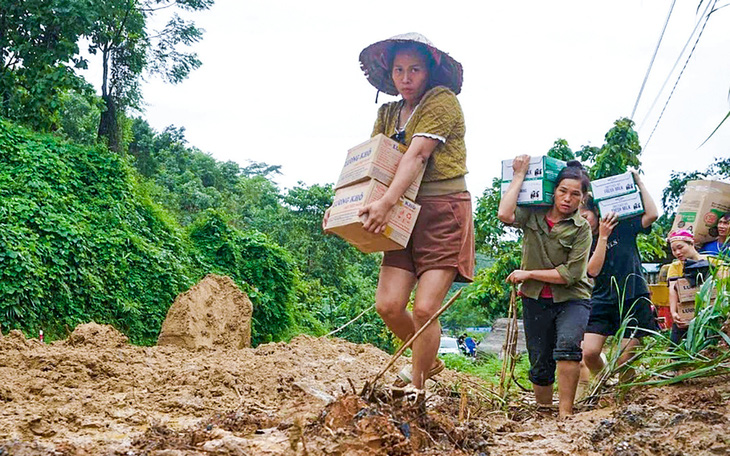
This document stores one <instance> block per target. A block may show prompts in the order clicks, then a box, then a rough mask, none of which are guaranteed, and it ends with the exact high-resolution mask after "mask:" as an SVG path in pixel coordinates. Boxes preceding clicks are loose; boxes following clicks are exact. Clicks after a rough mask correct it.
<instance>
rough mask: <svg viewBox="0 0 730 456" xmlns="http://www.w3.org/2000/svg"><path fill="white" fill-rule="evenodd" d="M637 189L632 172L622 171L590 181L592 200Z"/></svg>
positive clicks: (632, 191) (628, 192) (616, 195)
mask: <svg viewBox="0 0 730 456" xmlns="http://www.w3.org/2000/svg"><path fill="white" fill-rule="evenodd" d="M637 191H639V189H638V188H636V183H635V182H634V175H633V173H630V172H628V173H623V174H618V175H616V176H611V177H606V178H604V179H598V180H594V181H593V182H591V193H592V194H593V200H594V201H602V200H605V199H608V198H616V197H618V196H623V195H628V194H630V193H634V192H637Z"/></svg>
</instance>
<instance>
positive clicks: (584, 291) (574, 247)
mask: <svg viewBox="0 0 730 456" xmlns="http://www.w3.org/2000/svg"><path fill="white" fill-rule="evenodd" d="M549 210H550V208H549V207H536V208H527V207H518V208H517V209H516V210H515V221H514V223H512V226H513V227H515V228H520V229H521V230H522V232H523V235H524V237H523V240H522V265H521V268H522V269H523V270H526V271H531V270H540V269H557V270H558V273H559V274H560V276H561V277H562V278H563V279H565V281H566V284H564V285H562V284H555V283H545V282H541V281H539V280H526V281H524V282H523V283H522V285H521V286H520V291H521V293H522V294H523V295H524V296H527V297H528V298H532V299H537V298H538V297H539V296H540V291H541V290H542V288H543V286H545V285H549V286H550V288H551V289H552V292H553V301H554V302H564V301H568V300H573V299H590V297H591V291H592V289H593V284H592V283H591V281H590V279H588V274H587V269H588V258H589V256H590V249H591V240H592V238H591V227H590V225H589V224H588V222H587V221H586V220H585V219H584V218H583V217H581V216H580V214H579V213H578V211H576V212H575V213H574V214H573V215H572V216H570V217H568V218H566V219H564V220H561V221H559V222H558V223H556V224H555V226H553V228H552V230H550V229H549V227H548V224H547V221H546V220H545V216H546V215H547V213H548V211H549Z"/></svg>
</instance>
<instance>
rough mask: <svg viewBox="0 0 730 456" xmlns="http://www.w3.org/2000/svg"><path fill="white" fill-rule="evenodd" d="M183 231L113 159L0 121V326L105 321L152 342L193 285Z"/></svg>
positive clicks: (63, 328)
mask: <svg viewBox="0 0 730 456" xmlns="http://www.w3.org/2000/svg"><path fill="white" fill-rule="evenodd" d="M188 258H189V256H188V255H187V254H186V250H185V242H184V240H183V238H182V236H181V233H180V231H179V230H178V229H176V228H175V226H174V225H171V224H170V221H169V219H166V218H165V217H164V215H163V211H162V210H161V209H160V208H159V207H158V206H157V205H155V204H154V203H153V202H152V201H150V200H149V199H148V198H147V197H146V196H145V195H144V194H143V193H142V192H140V191H139V190H138V188H137V186H136V182H135V180H134V178H133V174H132V173H130V169H129V168H128V167H127V165H126V164H125V163H124V162H123V161H122V160H121V159H119V158H118V157H117V156H115V155H112V154H109V153H108V152H107V151H106V150H104V149H103V148H100V147H96V148H88V147H80V146H76V145H73V144H68V143H63V142H60V141H58V140H56V139H54V138H51V137H48V136H38V135H34V134H31V133H29V132H28V131H26V130H23V129H21V128H17V127H14V126H12V125H11V124H9V123H7V122H5V121H0V264H1V266H0V325H1V326H2V328H3V329H4V330H7V329H13V328H18V329H23V330H25V331H27V332H30V333H34V334H37V331H38V330H39V329H43V330H44V331H45V332H46V334H48V336H49V338H57V337H63V336H65V335H66V332H67V331H69V330H70V329H73V328H74V327H75V326H76V325H77V324H78V323H82V322H87V321H90V320H94V321H97V322H99V323H109V324H113V325H114V326H116V327H117V328H118V329H120V330H121V331H123V332H125V333H126V334H127V335H129V337H130V338H131V340H132V341H133V342H135V343H145V344H149V343H154V341H155V340H156V338H157V333H158V331H159V329H160V326H161V324H162V321H163V320H164V318H165V315H166V313H167V308H168V307H169V305H170V304H171V303H172V301H173V300H174V298H175V296H176V295H177V294H178V293H180V292H181V291H184V290H185V289H186V288H187V287H189V286H190V285H192V277H191V275H190V273H191V265H190V262H189V260H188Z"/></svg>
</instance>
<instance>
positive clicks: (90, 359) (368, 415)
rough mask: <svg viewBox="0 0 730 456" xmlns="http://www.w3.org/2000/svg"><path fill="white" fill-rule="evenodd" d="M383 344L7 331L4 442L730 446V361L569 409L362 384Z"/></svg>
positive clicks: (162, 453)
mask: <svg viewBox="0 0 730 456" xmlns="http://www.w3.org/2000/svg"><path fill="white" fill-rule="evenodd" d="M388 359H389V356H388V355H387V354H386V353H384V352H382V351H380V350H378V349H376V348H375V347H373V346H370V345H356V344H352V343H349V342H345V341H342V340H338V339H325V338H311V337H306V336H301V337H297V338H296V339H294V340H293V341H292V342H291V343H289V344H284V343H278V344H267V345H262V346H259V347H257V348H255V349H250V348H244V349H238V350H236V349H201V350H197V351H189V350H186V349H184V348H180V347H174V346H157V347H137V346H132V345H129V344H128V343H127V341H126V338H125V337H124V336H123V335H121V334H120V333H118V332H117V331H116V330H114V329H113V328H111V327H109V326H100V325H95V324H89V325H82V326H80V327H78V328H77V329H76V330H75V331H74V333H73V334H72V335H71V336H70V337H69V338H68V339H67V340H64V341H58V342H54V343H52V344H42V343H40V342H38V341H37V340H26V339H25V338H24V337H23V336H22V335H21V334H20V333H19V332H11V333H10V334H9V335H7V336H4V337H2V338H0V455H6V454H11V455H126V456H137V455H156V456H181V455H201V456H202V455H252V456H253V455H291V456H293V455H348V456H370V455H410V454H421V455H437V454H438V455H482V454H484V455H571V456H578V455H613V456H640V455H663V456H680V455H693V456H694V455H722V454H730V431H729V429H730V423H728V418H730V408H729V407H728V399H729V398H730V378H727V377H714V378H707V379H704V380H701V381H696V382H693V383H689V384H683V385H680V386H675V387H665V388H655V389H644V390H635V391H632V392H631V393H630V394H629V395H628V396H627V397H626V398H625V399H624V401H623V402H621V403H616V401H615V400H607V401H604V403H603V404H601V406H600V407H599V408H595V409H592V410H586V411H582V412H580V413H578V414H576V415H575V416H574V417H573V418H572V419H570V420H567V421H563V422H560V421H557V420H556V418H555V416H554V415H553V414H552V413H550V412H538V411H536V410H534V409H533V408H531V407H530V406H529V405H527V404H521V403H520V402H519V401H518V402H515V403H513V404H512V405H511V406H509V407H507V408H503V409H499V408H496V407H495V402H494V401H493V397H492V396H491V395H490V392H489V389H488V388H489V386H488V385H485V384H483V383H481V382H480V381H479V380H477V379H474V378H471V377H468V376H466V375H462V374H457V373H454V372H449V371H446V372H445V373H443V374H441V375H440V376H439V381H438V382H435V383H431V384H430V389H429V394H428V396H427V399H426V404H425V408H424V407H422V406H420V405H419V404H418V403H414V402H412V401H410V400H409V399H408V398H392V397H390V396H387V395H386V394H385V393H383V392H382V390H380V389H379V390H378V394H376V395H375V397H376V398H375V399H374V400H373V401H372V402H365V401H363V400H362V399H361V398H360V397H359V395H358V394H353V392H355V393H360V390H361V389H362V387H363V385H364V384H365V382H366V381H367V380H368V379H370V378H372V377H373V376H374V375H375V374H376V373H377V372H378V371H379V370H380V369H381V368H382V367H383V366H385V364H386V363H387V361H388ZM401 366H402V362H401V363H398V365H397V367H401ZM394 377H395V369H393V371H392V372H388V373H387V374H386V377H385V381H386V382H388V383H389V382H392V381H393V379H394ZM460 418H461V419H460Z"/></svg>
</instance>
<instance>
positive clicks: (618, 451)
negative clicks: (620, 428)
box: [611, 441, 643, 456]
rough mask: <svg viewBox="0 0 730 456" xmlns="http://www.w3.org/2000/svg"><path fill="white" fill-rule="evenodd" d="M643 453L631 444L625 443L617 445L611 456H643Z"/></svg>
mask: <svg viewBox="0 0 730 456" xmlns="http://www.w3.org/2000/svg"><path fill="white" fill-rule="evenodd" d="M642 454H643V453H642V452H641V451H640V450H639V449H638V448H636V447H635V446H634V445H632V444H630V443H629V442H626V441H623V442H619V443H617V444H616V446H615V447H614V449H613V453H611V456H642Z"/></svg>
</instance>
